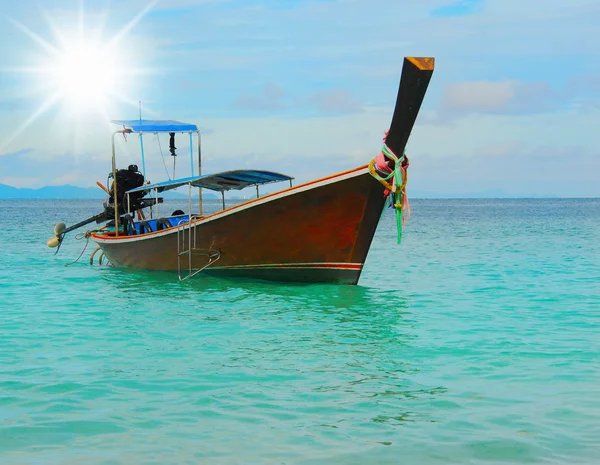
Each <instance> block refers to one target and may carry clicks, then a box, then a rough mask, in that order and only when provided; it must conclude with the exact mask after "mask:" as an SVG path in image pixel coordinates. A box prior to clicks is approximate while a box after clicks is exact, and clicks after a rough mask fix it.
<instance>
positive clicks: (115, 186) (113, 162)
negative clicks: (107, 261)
mask: <svg viewBox="0 0 600 465" xmlns="http://www.w3.org/2000/svg"><path fill="white" fill-rule="evenodd" d="M124 131H125V130H123V131H115V132H114V133H113V135H112V173H113V188H112V191H113V193H112V194H113V203H114V205H115V237H119V202H118V200H117V160H116V155H115V152H116V150H115V136H116V135H117V134H124V133H125V132H124Z"/></svg>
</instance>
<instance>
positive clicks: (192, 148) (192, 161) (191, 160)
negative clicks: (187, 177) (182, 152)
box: [190, 131, 194, 178]
mask: <svg viewBox="0 0 600 465" xmlns="http://www.w3.org/2000/svg"><path fill="white" fill-rule="evenodd" d="M193 134H194V133H193V132H192V131H190V168H191V170H192V178H193V177H194V147H193V146H192V138H193Z"/></svg>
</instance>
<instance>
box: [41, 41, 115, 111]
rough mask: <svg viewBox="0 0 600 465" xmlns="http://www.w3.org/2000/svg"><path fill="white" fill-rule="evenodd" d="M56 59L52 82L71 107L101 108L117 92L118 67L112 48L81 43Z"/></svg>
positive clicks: (78, 108)
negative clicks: (111, 51)
mask: <svg viewBox="0 0 600 465" xmlns="http://www.w3.org/2000/svg"><path fill="white" fill-rule="evenodd" d="M57 58H58V59H57V63H56V64H55V65H54V66H53V67H52V75H53V77H54V83H53V84H54V87H56V89H57V90H58V91H59V92H60V93H61V94H62V96H63V99H64V101H65V103H68V104H69V106H70V107H71V108H73V109H75V110H85V109H90V107H102V106H103V105H104V104H106V102H107V100H108V99H109V98H110V96H111V95H112V94H114V93H116V86H117V85H118V83H117V76H118V75H119V69H118V65H117V63H116V60H115V59H114V57H113V56H112V54H111V53H110V50H107V49H105V48H102V47H99V46H96V45H94V44H81V45H78V46H75V47H72V48H67V49H66V50H63V51H62V53H61V54H60V55H59V56H58V57H57Z"/></svg>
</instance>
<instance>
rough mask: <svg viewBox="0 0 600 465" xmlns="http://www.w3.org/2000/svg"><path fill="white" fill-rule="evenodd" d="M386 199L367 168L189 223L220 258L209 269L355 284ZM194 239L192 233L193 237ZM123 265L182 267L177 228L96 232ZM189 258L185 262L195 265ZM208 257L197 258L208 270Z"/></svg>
mask: <svg viewBox="0 0 600 465" xmlns="http://www.w3.org/2000/svg"><path fill="white" fill-rule="evenodd" d="M384 203H385V197H384V195H383V186H382V185H381V184H380V183H379V182H377V181H376V180H375V179H374V178H373V177H372V176H371V175H370V174H369V172H368V171H367V170H366V169H364V168H358V169H355V170H352V171H349V172H346V173H344V174H342V175H337V176H332V177H329V178H327V179H326V180H322V181H321V182H319V181H313V182H312V183H308V184H307V185H304V187H302V186H298V187H296V188H293V189H288V190H284V191H281V192H278V193H274V194H271V195H269V196H265V197H261V198H258V199H255V200H253V201H252V202H247V203H246V204H241V205H239V206H236V207H233V208H231V209H228V210H225V211H222V212H219V213H216V214H215V215H211V216H210V217H206V218H202V219H199V220H196V221H195V222H194V223H192V225H191V226H190V225H189V224H188V225H186V226H185V233H186V235H187V234H190V232H191V233H192V242H193V243H194V244H196V248H197V249H203V250H218V251H219V252H220V258H219V260H218V261H216V262H215V263H214V264H213V265H211V266H209V267H208V268H206V269H205V270H204V271H203V273H209V274H218V275H220V276H240V277H249V278H256V279H268V280H273V281H295V282H331V283H345V284H356V282H357V281H358V278H359V277H360V273H361V271H362V264H363V263H364V262H365V259H366V256H367V253H368V251H369V247H370V245H371V241H372V239H373V235H374V234H375V229H376V228H377V224H378V222H379V218H380V216H381V212H382V209H383V206H384ZM186 237H189V236H186ZM93 238H94V240H95V241H96V242H97V243H98V245H99V246H100V247H101V248H102V250H103V251H104V253H105V255H106V257H107V258H108V260H109V261H110V262H111V263H112V264H113V265H114V266H116V267H124V268H134V269H145V270H163V271H167V270H177V269H178V260H177V256H178V255H177V254H178V250H179V249H180V247H181V243H180V244H179V247H178V242H179V241H181V237H180V235H179V233H178V229H177V228H172V229H169V230H163V231H160V232H158V233H154V234H153V235H138V236H129V237H123V238H121V237H119V238H104V237H102V236H93ZM186 257H188V256H187V255H186V256H184V257H183V259H182V261H181V267H182V269H184V270H185V269H187V268H188V266H189V265H188V258H186ZM207 263H208V258H207V256H206V254H205V255H204V256H203V255H200V254H194V255H193V256H192V269H200V268H204V267H205V265H206V264H207Z"/></svg>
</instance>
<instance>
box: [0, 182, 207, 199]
mask: <svg viewBox="0 0 600 465" xmlns="http://www.w3.org/2000/svg"><path fill="white" fill-rule="evenodd" d="M160 196H161V197H165V198H172V199H182V198H186V199H187V194H183V193H179V192H174V191H171V192H165V193H163V194H160ZM105 197H106V194H105V193H104V192H103V191H102V190H100V189H99V188H97V187H77V186H71V185H68V184H66V185H63V186H44V187H40V188H38V189H29V188H20V187H13V186H8V185H6V184H0V199H100V200H101V199H104V198H105ZM202 197H203V198H205V199H216V198H218V197H217V195H215V194H212V193H203V196H202ZM196 198H197V195H196Z"/></svg>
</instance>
